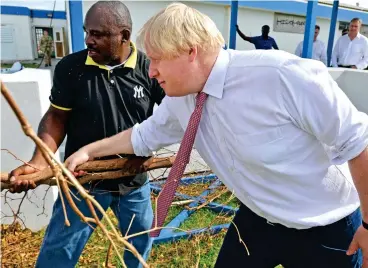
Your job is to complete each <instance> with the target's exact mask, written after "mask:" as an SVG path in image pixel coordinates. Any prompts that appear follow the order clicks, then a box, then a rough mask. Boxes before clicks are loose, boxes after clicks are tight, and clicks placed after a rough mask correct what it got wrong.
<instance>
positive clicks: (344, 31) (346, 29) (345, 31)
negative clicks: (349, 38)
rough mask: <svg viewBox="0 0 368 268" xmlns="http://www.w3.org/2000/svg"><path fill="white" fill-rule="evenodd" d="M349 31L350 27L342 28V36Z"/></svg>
mask: <svg viewBox="0 0 368 268" xmlns="http://www.w3.org/2000/svg"><path fill="white" fill-rule="evenodd" d="M348 32H349V29H348V28H344V29H342V31H341V36H344V35H345V34H348Z"/></svg>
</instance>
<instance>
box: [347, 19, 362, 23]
mask: <svg viewBox="0 0 368 268" xmlns="http://www.w3.org/2000/svg"><path fill="white" fill-rule="evenodd" d="M355 21H357V22H359V23H360V24H362V23H363V21H362V19H360V18H352V19H351V21H350V23H352V22H355Z"/></svg>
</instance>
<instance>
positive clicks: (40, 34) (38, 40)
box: [35, 27, 55, 58]
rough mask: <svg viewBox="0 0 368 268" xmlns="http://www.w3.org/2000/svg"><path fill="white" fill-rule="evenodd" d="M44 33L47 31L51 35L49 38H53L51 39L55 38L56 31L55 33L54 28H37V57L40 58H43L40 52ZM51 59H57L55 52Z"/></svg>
mask: <svg viewBox="0 0 368 268" xmlns="http://www.w3.org/2000/svg"><path fill="white" fill-rule="evenodd" d="M44 31H47V32H48V33H49V36H51V37H53V36H54V31H53V29H52V28H49V27H35V35H36V44H37V57H38V58H42V57H43V54H40V53H39V52H38V51H39V47H40V41H41V38H42V36H43V32H44ZM52 39H54V38H52ZM51 58H55V50H53V51H52V53H51Z"/></svg>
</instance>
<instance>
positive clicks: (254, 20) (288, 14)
mask: <svg viewBox="0 0 368 268" xmlns="http://www.w3.org/2000/svg"><path fill="white" fill-rule="evenodd" d="M73 2H75V5H77V4H78V3H77V2H76V1H73ZM95 2H96V1H79V4H80V6H81V7H80V9H81V12H82V14H83V15H82V16H83V19H84V17H85V15H86V12H87V11H88V9H89V8H90V7H91V6H92V5H93V4H94V3H95ZM183 2H184V1H183ZM124 3H125V4H126V5H127V7H128V8H129V10H130V12H131V16H132V20H133V36H132V40H133V41H135V38H136V33H137V32H138V30H139V29H140V28H141V27H142V26H143V24H144V23H145V22H146V21H147V20H148V19H149V18H150V17H151V16H152V15H154V14H155V13H156V12H158V11H159V10H160V9H162V8H164V7H165V6H167V5H168V4H169V3H170V1H124ZM185 3H186V4H187V5H189V6H192V7H194V8H196V9H198V10H200V11H201V12H203V13H205V14H207V15H208V16H210V17H211V18H212V19H213V20H214V21H215V23H216V24H217V27H218V28H219V29H220V31H221V32H222V34H223V36H224V38H225V40H229V37H230V36H229V35H230V34H229V32H230V13H231V11H230V1H185ZM331 12H332V5H331V4H322V3H320V4H319V5H318V9H317V21H316V24H318V25H319V26H320V27H321V31H320V35H319V38H320V40H322V41H323V42H325V43H326V45H327V43H328V37H329V30H330V18H331ZM306 13H307V4H306V2H304V1H239V11H238V25H239V27H240V29H241V30H242V32H243V33H244V34H246V35H248V36H256V35H260V34H261V27H262V26H263V25H265V24H267V25H269V26H270V28H271V33H270V36H272V37H274V38H275V39H276V42H277V44H278V46H279V48H280V49H282V50H285V51H288V52H291V53H294V51H295V48H296V46H297V45H298V43H299V42H300V41H301V40H303V38H304V23H305V19H306ZM354 17H359V18H361V19H362V20H363V23H365V24H367V25H368V9H364V8H358V7H350V8H347V7H343V6H342V5H340V8H339V13H338V21H337V25H336V30H335V40H337V38H338V37H340V36H341V30H342V29H343V28H344V27H347V25H348V22H349V21H350V20H351V19H352V18H354ZM71 31H73V29H71ZM362 33H363V34H365V35H367V36H368V26H366V25H365V26H364V27H363V29H362ZM236 39H237V41H236V48H237V49H240V50H248V49H254V46H253V44H250V43H248V42H246V41H244V40H242V39H241V38H240V37H239V36H237V38H236ZM74 41H76V40H74ZM77 42H78V43H80V44H81V42H83V40H82V37H81V38H80V40H78V41H77ZM74 43H75V42H74Z"/></svg>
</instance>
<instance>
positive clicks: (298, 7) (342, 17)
mask: <svg viewBox="0 0 368 268" xmlns="http://www.w3.org/2000/svg"><path fill="white" fill-rule="evenodd" d="M206 2H207V1H206ZM208 2H211V3H215V4H223V5H228V6H230V5H231V1H208ZM239 7H248V8H255V9H263V10H268V11H272V12H280V13H288V14H296V15H302V16H306V15H307V3H306V2H297V1H239ZM331 13H332V6H325V5H322V4H318V6H317V10H316V16H317V17H318V18H325V19H331ZM354 17H359V18H361V19H362V20H363V24H368V12H364V11H359V10H348V9H345V8H341V7H340V8H339V14H338V17H337V20H339V21H350V20H351V19H352V18H354Z"/></svg>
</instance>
